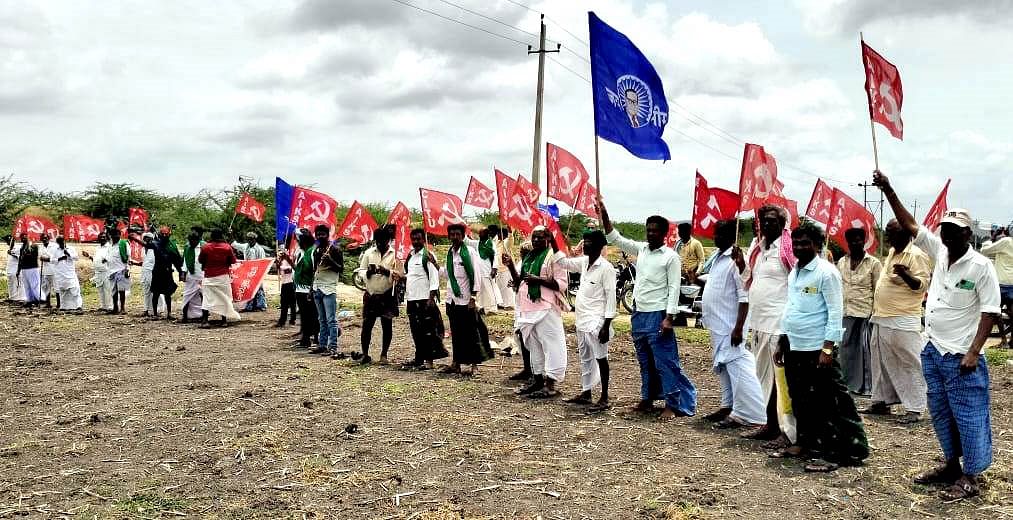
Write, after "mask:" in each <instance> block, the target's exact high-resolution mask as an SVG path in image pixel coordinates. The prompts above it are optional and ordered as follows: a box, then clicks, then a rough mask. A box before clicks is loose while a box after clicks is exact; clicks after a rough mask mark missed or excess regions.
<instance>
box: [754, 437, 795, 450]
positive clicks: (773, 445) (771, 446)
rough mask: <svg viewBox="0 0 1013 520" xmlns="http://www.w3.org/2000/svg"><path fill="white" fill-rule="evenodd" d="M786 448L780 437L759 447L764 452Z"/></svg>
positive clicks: (785, 443) (786, 445) (786, 444)
mask: <svg viewBox="0 0 1013 520" xmlns="http://www.w3.org/2000/svg"><path fill="white" fill-rule="evenodd" d="M788 446H789V444H788V443H787V442H785V441H784V439H781V438H780V437H778V438H776V439H774V440H772V441H769V442H765V443H763V444H761V445H760V447H761V448H763V449H765V450H782V449H784V448H787V447H788Z"/></svg>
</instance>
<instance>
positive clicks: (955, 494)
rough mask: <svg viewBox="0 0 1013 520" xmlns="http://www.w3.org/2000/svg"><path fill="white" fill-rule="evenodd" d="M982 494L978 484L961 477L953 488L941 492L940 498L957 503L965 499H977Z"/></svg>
mask: <svg viewBox="0 0 1013 520" xmlns="http://www.w3.org/2000/svg"><path fill="white" fill-rule="evenodd" d="M979 493H981V489H980V488H979V487H978V485H977V484H975V483H973V482H971V481H970V480H968V479H967V477H963V476H962V477H960V479H959V480H957V481H956V482H955V483H954V484H953V485H952V486H950V487H948V488H946V489H944V490H942V491H940V492H939V498H942V499H943V500H944V501H946V502H955V501H957V500H963V499H965V498H971V497H976V496H978V494H979Z"/></svg>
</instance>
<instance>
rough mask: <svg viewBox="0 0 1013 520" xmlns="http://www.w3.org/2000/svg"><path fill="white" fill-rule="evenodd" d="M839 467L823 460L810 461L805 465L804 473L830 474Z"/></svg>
mask: <svg viewBox="0 0 1013 520" xmlns="http://www.w3.org/2000/svg"><path fill="white" fill-rule="evenodd" d="M840 467H841V466H840V465H839V464H835V463H833V462H828V461H825V460H823V459H812V460H810V461H809V462H808V463H806V465H805V468H804V469H805V472H806V473H830V472H833V471H837V469H838V468H840Z"/></svg>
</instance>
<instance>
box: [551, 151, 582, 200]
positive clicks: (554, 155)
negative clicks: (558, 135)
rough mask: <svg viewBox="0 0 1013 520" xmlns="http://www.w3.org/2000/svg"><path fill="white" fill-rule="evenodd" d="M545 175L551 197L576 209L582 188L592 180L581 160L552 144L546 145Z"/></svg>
mask: <svg viewBox="0 0 1013 520" xmlns="http://www.w3.org/2000/svg"><path fill="white" fill-rule="evenodd" d="M545 175H546V178H547V179H548V181H549V196H550V197H552V198H554V199H556V200H558V201H562V202H565V203H567V204H569V205H570V207H571V208H576V206H577V199H578V198H579V197H580V191H581V188H582V187H583V186H584V184H585V183H587V180H588V178H590V176H589V175H588V174H587V170H585V169H584V165H583V164H581V163H580V160H579V159H577V158H576V157H574V155H573V154H572V153H570V152H568V151H566V150H564V149H562V148H560V147H558V146H556V145H554V144H552V143H545Z"/></svg>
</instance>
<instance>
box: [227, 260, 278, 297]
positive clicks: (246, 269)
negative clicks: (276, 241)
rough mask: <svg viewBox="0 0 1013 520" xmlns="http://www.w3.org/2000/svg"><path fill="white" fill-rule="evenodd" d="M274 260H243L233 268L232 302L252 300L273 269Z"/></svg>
mask: <svg viewBox="0 0 1013 520" xmlns="http://www.w3.org/2000/svg"><path fill="white" fill-rule="evenodd" d="M271 262H274V259H273V258H261V259H260V260H243V261H241V262H239V263H238V264H236V265H235V266H233V267H232V301H234V302H242V301H247V300H252V299H253V297H254V296H256V295H257V288H258V287H260V284H262V283H263V282H264V276H266V275H267V271H268V270H269V269H270V268H271Z"/></svg>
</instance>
